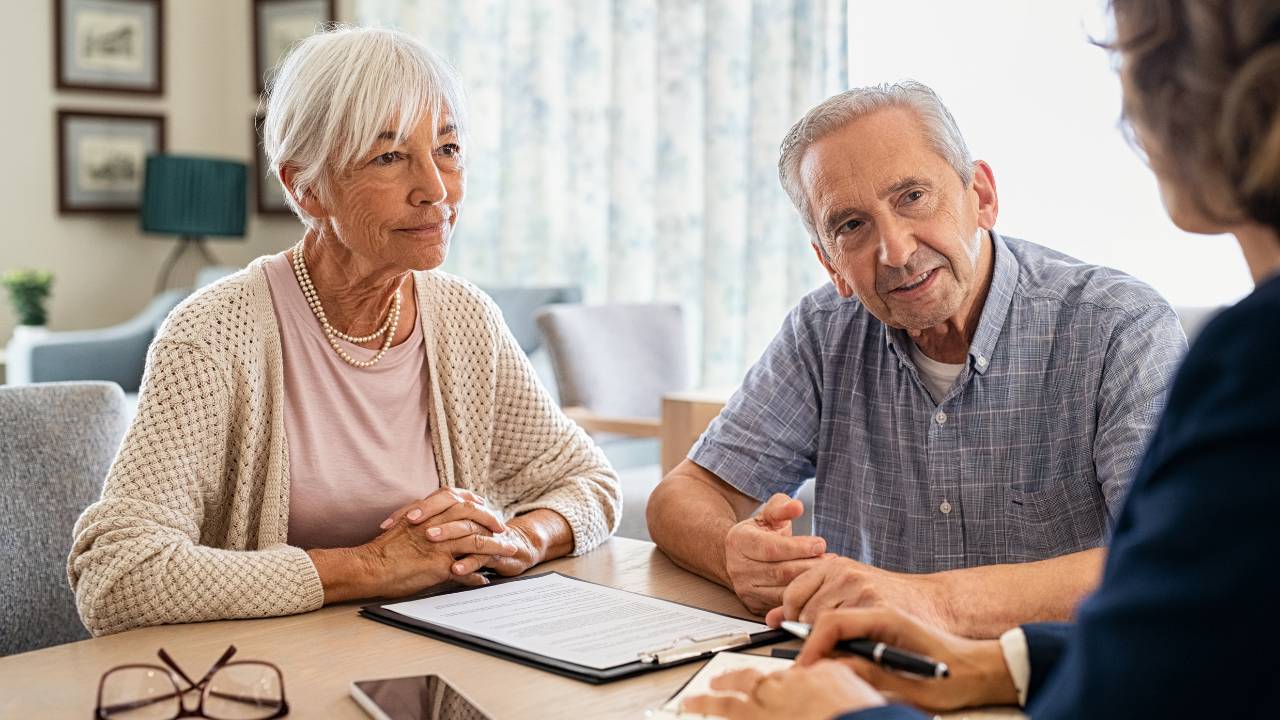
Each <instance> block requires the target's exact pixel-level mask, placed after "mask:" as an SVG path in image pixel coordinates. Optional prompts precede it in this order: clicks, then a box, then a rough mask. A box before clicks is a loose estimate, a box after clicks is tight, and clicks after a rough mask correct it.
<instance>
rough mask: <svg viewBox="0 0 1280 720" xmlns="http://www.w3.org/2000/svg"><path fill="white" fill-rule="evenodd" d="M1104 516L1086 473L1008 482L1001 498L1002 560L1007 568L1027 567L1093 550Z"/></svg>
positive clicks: (1099, 493) (1102, 531)
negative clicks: (1034, 562)
mask: <svg viewBox="0 0 1280 720" xmlns="http://www.w3.org/2000/svg"><path fill="white" fill-rule="evenodd" d="M1106 513H1107V511H1106V504H1105V503H1104V502H1103V498H1102V491H1101V488H1099V487H1098V482H1097V478H1096V477H1095V476H1094V474H1093V473H1092V472H1088V473H1071V474H1052V475H1050V476H1049V477H1047V478H1045V479H1044V480H1042V481H1040V482H1036V483H1026V482H1013V483H1011V484H1010V485H1009V487H1008V488H1007V490H1006V493H1005V515H1004V520H1005V523H1004V524H1005V533H1004V534H1005V554H1006V556H1007V558H1008V560H1009V561H1010V562H1029V561H1032V560H1044V559H1046V558H1051V557H1057V556H1059V555H1066V554H1068V553H1073V552H1078V551H1080V550H1087V549H1089V548H1094V547H1098V546H1100V545H1102V544H1103V542H1104V541H1105V534H1106Z"/></svg>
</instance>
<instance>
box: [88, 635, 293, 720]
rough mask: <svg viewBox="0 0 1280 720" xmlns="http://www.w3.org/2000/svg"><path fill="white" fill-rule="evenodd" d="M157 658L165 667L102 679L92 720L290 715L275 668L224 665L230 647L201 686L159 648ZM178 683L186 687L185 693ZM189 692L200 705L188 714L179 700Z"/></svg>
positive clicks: (115, 671) (129, 669) (122, 669)
mask: <svg viewBox="0 0 1280 720" xmlns="http://www.w3.org/2000/svg"><path fill="white" fill-rule="evenodd" d="M156 654H157V655H159V656H160V659H161V660H163V661H164V664H165V665H168V667H162V666H160V665H120V666H118V667H114V668H111V669H110V670H108V671H107V672H106V673H104V674H103V675H102V679H101V680H100V681H99V682H98V705H97V709H96V710H95V711H94V715H93V717H94V718H95V720H177V718H187V717H202V718H211V719H212V720H270V719H271V718H278V717H284V716H285V715H288V714H289V703H287V702H285V699H284V677H283V676H282V675H281V674H280V668H278V667H276V666H275V665H272V664H271V663H269V662H262V661H259V660H244V661H238V662H229V661H230V660H231V656H232V655H235V654H236V646H235V645H231V646H230V647H228V648H227V651H226V652H224V653H222V657H220V658H218V661H217V662H215V663H214V664H213V667H211V668H209V671H208V672H206V673H205V674H204V677H202V678H200V682H192V681H191V678H189V677H187V674H186V673H184V672H183V671H182V668H180V667H178V664H177V663H175V662H174V661H173V658H171V657H169V653H167V652H165V651H164V649H163V648H162V649H161V650H160V651H159V652H158V653H156ZM179 679H181V680H182V681H184V682H185V683H186V684H187V687H186V688H185V689H184V688H183V687H182V686H181V685H179V684H178V681H179ZM193 690H195V691H199V692H200V701H199V703H198V704H197V705H196V708H195V709H194V710H188V709H187V704H186V702H185V701H184V698H185V697H186V695H187V693H189V692H192V691H193Z"/></svg>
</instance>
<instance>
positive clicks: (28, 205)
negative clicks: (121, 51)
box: [0, 0, 354, 346]
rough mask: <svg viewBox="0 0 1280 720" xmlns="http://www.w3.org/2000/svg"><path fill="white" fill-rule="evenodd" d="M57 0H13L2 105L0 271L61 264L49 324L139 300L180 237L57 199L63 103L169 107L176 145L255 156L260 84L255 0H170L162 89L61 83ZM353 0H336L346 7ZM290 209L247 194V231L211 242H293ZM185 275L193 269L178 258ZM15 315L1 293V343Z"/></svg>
mask: <svg viewBox="0 0 1280 720" xmlns="http://www.w3.org/2000/svg"><path fill="white" fill-rule="evenodd" d="M52 2H53V0H45V1H34V2H14V3H5V20H6V21H7V22H6V25H7V27H9V28H10V29H11V31H12V32H10V34H9V37H8V39H7V40H6V41H5V42H4V43H0V67H4V68H6V70H5V73H4V77H5V80H4V83H3V86H2V87H3V93H4V96H5V97H4V98H3V104H4V106H5V107H7V108H8V109H7V110H5V111H4V112H3V114H0V128H3V133H0V158H3V168H2V169H0V213H2V216H3V219H4V223H3V225H2V226H0V228H2V229H0V272H3V271H4V270H8V269H11V268H14V267H42V268H48V269H50V270H52V271H53V273H54V276H55V278H54V287H53V298H52V300H51V302H50V304H49V311H50V312H49V324H50V327H52V328H54V329H57V330H65V329H79V328H94V327H103V326H106V325H110V324H113V323H117V322H120V321H122V320H126V319H128V318H129V317H131V316H132V315H133V314H134V313H136V312H138V311H139V310H140V309H141V308H142V307H143V306H144V305H145V304H146V303H147V300H149V299H150V298H151V296H152V294H153V292H154V288H155V283H156V278H157V275H158V274H159V272H160V267H161V265H162V264H163V262H164V259H165V256H166V254H167V253H168V252H169V251H170V250H171V249H172V248H173V246H174V244H175V242H176V240H174V239H172V238H168V237H164V236H157V235H143V234H142V233H141V232H140V231H139V230H138V218H137V216H136V215H126V216H119V217H113V216H110V215H91V216H67V215H58V211H57V199H56V193H57V181H58V180H57V161H56V157H57V149H56V148H55V147H54V143H55V133H54V113H55V112H56V111H57V110H58V109H86V110H115V111H121V112H128V111H138V112H145V113H161V114H164V115H165V116H166V120H167V123H166V135H167V138H166V144H167V149H168V150H169V151H170V152H181V153H191V154H202V155H214V156H221V157H227V158H232V159H238V160H241V161H245V162H249V163H250V167H251V168H252V162H253V155H252V150H253V147H252V144H251V122H252V117H253V113H254V109H255V107H256V105H257V98H256V96H255V94H254V91H253V69H252V58H251V55H250V53H251V46H252V38H251V36H250V32H251V30H250V28H251V25H250V12H249V6H250V0H165V2H164V8H165V13H164V24H165V29H164V32H165V36H164V55H165V92H164V95H163V96H161V97H158V98H149V97H136V98H135V97H129V96H126V95H117V94H112V93H91V92H69V91H58V90H55V89H54V86H53V82H54V81H53V12H52V9H51V6H52ZM353 3H354V0H340V2H339V3H338V17H339V19H341V20H347V19H349V17H350V12H351V10H352V5H353ZM300 227H301V226H300V225H299V224H298V222H297V221H296V220H294V219H293V218H292V217H291V216H283V217H282V216H274V215H273V216H260V215H257V214H256V213H255V212H253V207H252V204H251V206H250V214H249V222H248V226H247V230H246V235H245V238H244V239H243V240H241V241H233V242H210V247H211V249H212V251H213V253H214V255H216V256H217V258H218V260H219V261H220V262H221V263H222V264H236V265H243V264H244V263H246V262H247V261H249V260H250V259H252V258H254V257H257V256H258V255H261V254H264V253H269V252H274V251H278V250H281V249H283V248H285V247H287V246H289V245H290V244H292V243H293V242H294V241H295V240H296V239H297V238H298V236H299V234H300V230H299V228H300ZM180 269H181V270H182V271H183V275H182V277H183V278H185V279H187V281H188V282H189V279H190V278H191V276H192V275H193V273H194V269H193V267H192V265H190V264H184V265H183V266H180ZM15 322H16V320H15V317H14V314H13V310H12V306H11V305H10V303H9V301H8V297H7V295H5V296H3V297H2V298H0V346H3V344H4V343H5V342H6V341H7V340H8V338H9V336H10V335H11V334H12V329H13V325H14V323H15Z"/></svg>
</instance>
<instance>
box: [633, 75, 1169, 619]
mask: <svg viewBox="0 0 1280 720" xmlns="http://www.w3.org/2000/svg"><path fill="white" fill-rule="evenodd" d="M778 165H779V174H780V176H781V180H782V185H783V187H784V188H785V189H786V190H787V193H788V195H790V197H791V200H792V202H793V203H794V204H795V206H796V208H797V210H798V211H799V213H800V216H801V218H802V219H803V220H804V222H805V224H806V226H807V227H808V230H809V232H810V234H811V235H812V241H813V246H814V252H815V254H816V255H817V258H818V262H820V263H821V264H822V266H823V268H825V269H826V271H827V273H828V274H829V276H830V277H831V285H829V286H825V287H823V288H821V289H819V290H816V291H814V292H812V293H810V294H809V295H808V296H807V297H805V298H804V299H803V300H802V301H801V302H800V304H799V306H797V307H796V308H795V309H794V310H793V311H792V312H791V314H790V315H789V316H788V318H787V319H786V321H785V322H784V323H783V327H782V329H781V331H780V332H779V333H778V335H777V337H776V338H775V339H774V341H773V342H772V344H771V345H770V346H769V348H768V349H767V350H766V351H765V354H764V356H763V357H762V358H761V359H760V360H759V361H758V362H757V363H756V364H755V366H754V367H753V368H752V369H751V370H750V372H748V374H747V376H746V379H745V380H744V382H743V384H742V387H741V388H740V389H739V390H738V392H737V393H736V394H735V395H734V396H733V398H732V399H731V400H730V401H729V403H728V405H727V406H726V407H725V409H724V411H723V412H721V414H720V416H719V418H717V419H716V421H715V422H714V423H712V425H711V427H710V428H708V430H707V432H706V433H705V434H704V435H703V436H702V438H701V440H699V442H698V444H697V445H695V446H694V448H693V450H692V451H690V453H689V457H688V459H686V460H685V461H684V462H682V463H681V464H680V465H679V466H677V467H676V468H675V469H674V470H672V471H671V473H670V474H669V475H667V477H666V478H664V479H663V481H662V483H661V484H660V485H659V486H658V488H657V489H656V490H655V491H654V493H653V496H652V497H651V499H650V501H649V506H648V522H649V531H650V533H651V535H652V536H653V538H654V540H655V541H656V542H657V544H658V546H659V547H660V548H661V549H662V550H663V551H664V552H666V553H667V554H668V555H669V556H670V557H671V558H672V560H674V561H675V562H676V563H677V564H679V565H681V566H682V567H685V568H687V569H690V570H692V571H694V572H697V573H699V574H701V575H703V576H705V577H707V578H710V579H713V580H715V581H717V582H719V583H721V584H723V585H725V586H727V587H731V588H733V590H734V591H735V592H736V593H737V594H738V596H739V597H740V598H741V599H742V600H743V602H744V603H745V604H746V605H747V607H748V608H749V609H751V610H752V611H753V612H757V613H763V612H765V611H766V610H772V612H770V615H769V620H770V621H771V622H776V621H778V620H781V619H782V618H783V617H786V618H796V617H798V618H799V619H801V620H805V621H812V618H813V616H814V615H815V614H816V613H817V612H818V611H820V610H822V609H825V608H829V607H835V606H841V605H843V606H856V605H877V604H886V605H891V606H895V607H898V608H901V609H903V610H906V611H908V612H910V613H912V614H914V615H916V616H918V617H920V618H921V619H923V620H925V621H926V622H930V623H932V624H935V625H937V626H939V627H943V628H946V629H948V630H950V631H953V632H957V633H959V634H963V635H970V636H994V635H995V634H998V633H999V632H1000V631H1002V630H1004V629H1005V628H1007V627H1010V626H1011V625H1016V624H1018V623H1022V622H1028V621H1033V620H1051V619H1062V618H1066V617H1067V616H1069V615H1070V613H1071V611H1072V609H1073V607H1074V606H1075V604H1076V603H1077V602H1078V601H1079V600H1080V599H1081V598H1082V597H1083V596H1084V595H1085V594H1086V593H1088V592H1089V591H1090V590H1091V589H1092V588H1093V587H1094V586H1095V585H1096V583H1097V580H1098V577H1099V572H1100V569H1101V564H1102V559H1103V552H1104V551H1103V549H1102V545H1103V544H1104V541H1105V539H1106V534H1107V530H1108V527H1109V525H1110V523H1111V520H1112V519H1113V518H1114V517H1115V516H1116V514H1117V512H1118V511H1119V507H1120V504H1121V503H1122V502H1123V500H1124V497H1125V493H1126V489H1127V487H1128V483H1129V480H1130V478H1131V476H1132V475H1133V474H1134V472H1135V471H1136V468H1137V464H1138V461H1139V458H1140V457H1141V454H1142V452H1143V449H1144V445H1145V443H1146V440H1147V438H1148V435H1149V433H1150V432H1151V430H1152V429H1153V427H1154V424H1155V421H1156V419H1157V418H1158V416H1159V413H1160V409H1161V403H1162V401H1163V398H1164V393H1165V389H1166V386H1167V385H1168V384H1169V382H1170V381H1171V380H1172V375H1173V372H1174V369H1175V366H1176V364H1177V362H1178V360H1179V358H1180V356H1181V355H1182V353H1183V351H1184V350H1185V348H1186V340H1185V338H1184V337H1183V334H1182V331H1181V328H1180V327H1179V324H1178V320H1177V317H1176V316H1175V314H1174V312H1173V310H1172V309H1171V308H1170V307H1169V305H1168V304H1167V303H1166V302H1165V301H1164V300H1163V299H1162V298H1161V297H1160V296H1159V295H1158V294H1157V293H1156V292H1155V291H1153V290H1152V289H1151V288H1149V287H1148V286H1146V285H1144V284H1143V283H1141V282H1139V281H1137V280H1135V279H1134V278H1132V277H1129V276H1127V275H1124V274H1123V273H1120V272H1117V271H1114V270H1110V269H1107V268H1102V267H1097V266H1091V265H1087V264H1085V263H1082V262H1080V261H1078V260H1075V259H1073V258H1071V257H1068V256H1066V255H1063V254H1061V253H1057V252H1054V251H1052V250H1049V249H1047V248H1044V247H1040V246H1037V245H1033V244H1031V243H1028V242H1025V241H1021V240H1015V239H1013V238H1006V237H1002V236H1000V235H998V234H997V233H996V232H995V231H994V230H993V229H992V228H993V227H994V225H995V222H996V215H997V210H998V208H999V204H998V202H997V198H996V187H995V180H994V177H993V175H992V171H991V168H990V167H989V166H988V165H987V164H986V163H985V162H982V161H977V162H975V161H973V160H972V159H971V158H970V155H969V152H968V148H967V147H966V145H965V143H964V140H963V138H962V137H961V135H960V132H959V130H958V128H957V127H956V125H955V121H954V120H953V119H952V117H951V114H950V113H949V112H948V111H947V109H946V108H945V107H944V106H943V105H942V103H941V101H940V100H939V99H938V97H937V96H936V95H935V94H934V93H933V92H932V91H931V90H930V89H929V88H927V87H925V86H923V85H921V84H919V83H914V82H905V83H901V84H896V85H887V86H876V87H869V88H861V89H854V90H850V91H848V92H845V93H842V94H840V95H837V96H835V97H832V98H830V99H828V100H826V101H824V102H823V103H822V104H820V105H818V106H817V107H815V108H814V109H813V110H811V111H810V112H809V113H808V114H807V115H806V116H805V117H804V118H803V119H801V120H800V122H798V123H797V124H796V125H795V127H794V128H792V130H791V132H790V133H789V134H788V135H787V138H786V139H785V140H784V141H783V144H782V153H781V158H780V160H779V163H778ZM810 477H816V482H815V500H814V504H815V507H814V527H815V533H816V535H815V536H804V537H796V536H792V533H791V521H792V520H794V519H796V518H797V517H799V516H800V515H801V513H802V512H803V507H802V506H801V503H800V501H798V500H793V499H791V498H790V497H789V496H793V495H794V494H795V493H796V491H797V490H798V489H799V488H800V486H801V484H802V483H803V482H804V481H805V480H806V479H808V478H810ZM762 502H763V503H764V504H763V507H761V503H762ZM753 513H754V515H753Z"/></svg>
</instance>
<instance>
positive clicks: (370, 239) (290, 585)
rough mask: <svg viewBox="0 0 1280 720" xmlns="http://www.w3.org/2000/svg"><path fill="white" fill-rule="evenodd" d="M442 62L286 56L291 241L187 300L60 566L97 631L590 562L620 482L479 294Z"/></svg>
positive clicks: (284, 151)
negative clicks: (452, 271)
mask: <svg viewBox="0 0 1280 720" xmlns="http://www.w3.org/2000/svg"><path fill="white" fill-rule="evenodd" d="M466 130H467V123H466V114H465V108H464V105H463V98H462V92H461V88H460V85H459V82H458V80H457V78H456V76H455V74H454V71H453V70H451V69H450V68H449V67H448V66H447V65H446V64H445V63H444V62H442V61H441V60H440V59H439V58H438V57H437V56H436V55H434V54H433V53H432V52H431V51H430V50H428V49H427V48H425V47H424V46H423V45H421V44H420V43H418V42H417V41H415V40H413V39H412V38H410V37H408V36H406V35H403V34H401V33H398V32H394V31H389V30H373V29H339V30H334V31H331V32H327V33H323V34H319V35H316V36H313V37H311V38H309V39H307V40H306V41H304V42H303V43H301V44H300V45H299V46H298V47H297V48H296V49H295V50H294V51H293V52H292V53H291V54H290V55H289V57H288V58H287V59H286V60H285V61H284V63H283V65H282V66H281V68H280V70H279V73H278V74H277V76H276V79H275V82H274V85H273V88H272V90H271V94H270V100H269V103H268V106H267V114H266V126H265V133H264V135H265V144H266V153H267V157H268V159H269V161H270V166H271V168H272V171H273V172H276V173H278V176H279V178H280V182H281V183H282V184H283V186H284V188H285V190H286V192H287V196H288V198H289V203H290V205H291V206H292V208H293V210H294V212H295V213H297V215H298V217H299V218H301V220H302V222H303V224H304V225H305V226H306V230H305V233H304V234H303V237H302V240H301V242H299V243H298V244H297V245H295V246H294V247H292V248H290V249H289V250H287V251H285V252H283V253H280V254H278V255H273V256H268V257H264V258H259V259H258V260H256V261H254V262H253V263H251V264H250V265H249V266H248V267H247V268H246V269H244V270H242V271H241V272H239V273H236V274H235V275H232V276H230V277H228V278H226V279H224V280H223V281H221V282H219V283H217V284H215V285H213V286H211V287H208V288H206V289H204V290H202V291H200V292H198V293H196V294H195V295H194V296H193V297H191V298H190V299H189V300H187V301H186V302H185V303H183V305H181V306H180V307H179V308H178V309H176V310H175V311H174V312H173V314H172V315H171V316H170V317H169V318H168V320H167V321H166V323H165V325H164V327H163V328H162V329H161V331H160V333H159V335H158V336H157V338H156V340H155V342H154V344H153V345H152V347H151V351H150V356H149V357H148V361H147V370H146V377H145V379H144V381H143V386H142V392H141V397H140V399H139V404H138V414H137V418H136V420H135V421H134V423H133V426H132V427H131V428H130V430H129V433H128V435H127V436H126V438H125V440H124V443H123V446H122V447H121V450H120V453H119V456H118V457H117V458H116V461H115V463H114V464H113V465H112V468H111V471H110V474H109V476H108V478H107V482H106V487H105V488H104V490H103V494H102V499H101V500H100V501H99V502H97V503H95V504H94V505H93V506H91V507H90V508H89V509H88V510H86V511H85V513H84V515H83V516H82V517H81V518H80V520H79V522H78V523H77V524H76V528H75V544H74V546H73V548H72V551H71V557H70V559H69V562H68V572H69V575H70V579H71V584H72V586H73V587H74V589H75V593H76V600H77V603H78V605H79V608H80V615H81V617H82V619H83V620H84V623H85V625H86V626H87V627H88V628H89V629H90V630H91V631H92V632H93V633H94V634H95V635H103V634H107V633H113V632H119V631H122V630H127V629H129V628H133V627H137V626H140V625H154V624H160V623H177V622H194V621H201V620H216V619H224V618H249V617H263V616H271V615H285V614H290V613H299V612H306V611H308V610H314V609H316V608H318V607H320V606H321V605H323V604H325V603H331V602H338V601H342V600H347V599H351V598H362V597H396V596H403V595H406V594H410V593H415V592H418V591H421V590H423V589H425V588H429V587H431V586H433V585H437V584H439V583H443V582H445V581H449V580H454V581H459V582H462V583H468V584H479V583H483V582H485V579H484V577H483V576H482V575H480V574H478V571H479V570H480V569H481V568H484V567H489V568H493V569H494V570H495V571H496V572H498V573H500V574H502V575H515V574H518V573H520V572H523V571H524V570H526V569H527V568H529V567H531V566H533V565H536V564H537V563H540V562H542V561H544V560H549V559H551V558H555V557H559V556H562V555H565V554H570V553H572V554H580V553H584V552H587V551H588V550H591V549H592V548H593V547H595V546H596V545H598V544H599V543H600V542H602V541H603V540H605V539H606V538H608V537H609V535H610V533H611V532H612V531H613V529H614V528H615V527H616V526H617V523H618V519H619V513H620V496H619V490H618V483H617V478H616V476H615V475H614V473H613V471H612V470H611V469H610V468H609V466H608V464H607V463H606V461H605V459H604V456H603V454H602V453H601V452H600V451H599V449H598V448H596V447H595V446H594V445H593V444H592V443H591V441H590V440H589V439H588V438H587V436H586V435H585V434H584V433H583V432H582V431H581V430H579V429H578V428H577V427H576V426H575V425H574V424H573V423H572V422H571V421H570V420H568V419H567V418H566V417H565V416H564V415H563V414H562V413H561V412H560V411H559V409H558V408H557V406H556V405H555V403H554V402H553V401H552V399H551V398H550V397H549V396H548V395H547V393H546V391H545V390H544V389H543V388H542V387H541V385H539V383H538V382H537V380H536V379H535V376H534V372H533V369H532V368H531V366H530V364H529V362H528V361H527V359H526V358H525V356H524V355H523V353H522V352H521V350H520V348H519V346H518V345H517V344H516V342H515V340H514V339H513V338H512V336H511V334H510V332H509V331H508V330H507V329H506V326H505V325H504V324H503V321H502V316H501V314H500V313H499V311H498V309H497V308H496V307H495V306H494V305H493V303H492V302H491V301H490V300H489V299H488V298H486V297H485V296H484V295H483V294H482V293H481V292H480V291H478V290H477V289H476V288H475V287H473V286H472V285H470V284H468V283H467V282H465V281H463V280H461V279H458V278H456V277H453V276H450V275H447V274H445V273H443V272H440V271H438V270H435V268H437V267H438V266H439V265H440V264H441V263H442V262H444V259H445V256H446V254H447V253H448V249H449V242H450V239H451V237H452V234H453V230H454V228H455V227H456V225H457V222H458V218H459V216H460V214H461V211H462V200H463V197H464V195H465V190H466Z"/></svg>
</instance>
